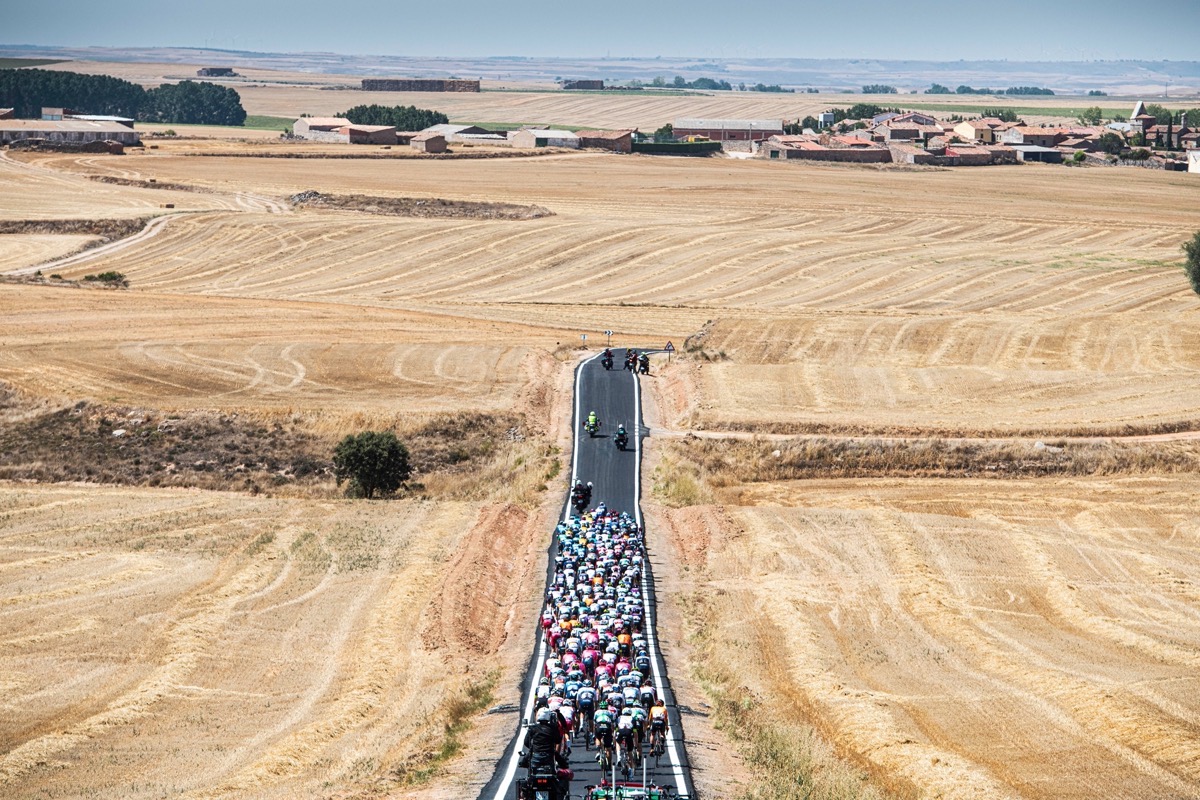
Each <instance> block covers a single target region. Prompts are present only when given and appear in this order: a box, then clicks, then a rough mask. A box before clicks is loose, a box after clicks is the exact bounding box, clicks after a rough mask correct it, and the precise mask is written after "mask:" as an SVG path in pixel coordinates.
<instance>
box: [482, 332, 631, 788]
mask: <svg viewBox="0 0 1200 800" xmlns="http://www.w3.org/2000/svg"><path fill="white" fill-rule="evenodd" d="M600 355H601V353H596V355H594V356H592V357H591V358H587V359H584V361H582V362H581V363H580V364H579V367H578V369H577V370H576V372H575V414H574V418H573V419H572V420H571V427H572V429H574V434H573V441H574V443H575V444H574V446H573V447H572V448H571V450H572V452H571V483H570V485H571V486H574V485H575V481H577V480H579V427H578V425H579V419H580V417H579V407H580V406H579V404H580V392H579V388H580V386H582V385H583V368H584V367H585V366H587V365H588V364H589V363H591V362H592V361H595V360H596V359H597V358H599V357H600ZM636 385H637V376H636V375H635V376H634V386H636ZM638 468H639V470H640V469H641V456H640V455H639V456H638ZM569 491H570V490H568V492H569ZM635 491H636V490H635ZM634 497H635V501H636V497H637V496H636V494H635V495H634ZM634 507H635V508H636V507H637V504H636V502H635V504H634ZM570 518H571V502H570V499H569V498H568V500H567V508H566V511H564V512H563V522H566V521H567V520H569V519H570ZM638 519H639V522H638V524H639V525H640V524H641V522H640V519H641V513H640V512H639V513H638ZM542 608H543V609H545V600H543V601H542ZM537 626H538V653H537V662H536V664H535V666H534V668H533V671H532V672H530V673H529V699H528V700H526V701H525V713H524V714H523V715H522V716H521V719H520V724H521V726H524V724H525V720H527V719H529V717H530V715H532V714H533V703H534V700H535V699H536V697H537V692H536V691H535V689H536V687H537V683H538V678H539V677H540V676H541V674H542V671H543V670H544V669H545V668H546V637H545V635H544V634H543V633H542V632H541V629H542V615H541V611H539V612H538V621H537ZM651 658H653V654H652V655H651ZM520 736H521V727H518V728H517V737H518V738H519V737H520ZM520 757H521V742H519V741H518V742H517V743H516V744H515V746H514V747H513V751H512V755H511V756H509V759H508V766H507V767H506V768H505V769H504V779H503V780H501V781H500V785H499V786H498V787H496V794H495V795H493V797H494V799H495V800H504V796H505V795H506V794H508V787H509V786H511V785H512V782H513V778H515V777H516V776H517V760H518V759H519V758H520Z"/></svg>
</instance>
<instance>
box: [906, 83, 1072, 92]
mask: <svg viewBox="0 0 1200 800" xmlns="http://www.w3.org/2000/svg"><path fill="white" fill-rule="evenodd" d="M925 94H1033V95H1052V94H1054V92H1053V91H1051V90H1050V89H1043V88H1042V87H1040V86H1010V87H1008V88H1007V89H988V88H987V87H983V88H981V89H976V88H975V87H973V86H967V85H966V84H962V85H961V86H959V87H958V88H956V89H951V88H950V87H949V86H943V85H942V84H940V83H935V84H933V85H932V86H930V87H929V88H928V89H926V90H925Z"/></svg>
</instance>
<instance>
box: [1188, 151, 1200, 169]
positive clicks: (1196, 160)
mask: <svg viewBox="0 0 1200 800" xmlns="http://www.w3.org/2000/svg"><path fill="white" fill-rule="evenodd" d="M1187 156H1188V172H1193V173H1200V150H1188V154H1187Z"/></svg>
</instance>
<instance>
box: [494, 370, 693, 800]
mask: <svg viewBox="0 0 1200 800" xmlns="http://www.w3.org/2000/svg"><path fill="white" fill-rule="evenodd" d="M613 353H614V356H615V364H614V368H613V370H612V371H607V370H605V369H604V368H603V367H602V366H601V361H600V357H599V354H597V355H596V356H594V357H592V358H590V359H588V360H587V361H585V362H583V363H582V364H581V365H580V366H579V368H578V369H577V371H576V376H575V405H574V419H573V421H572V424H573V426H574V429H575V446H574V451H573V453H572V468H571V474H570V480H569V482H568V484H567V488H568V491H569V487H570V485H572V484H574V482H575V480H576V479H579V480H581V481H584V482H585V483H586V482H587V481H591V482H592V484H593V487H594V488H593V494H592V503H591V505H592V506H595V505H597V504H599V503H601V502H603V503H604V504H605V505H606V506H608V508H610V509H612V510H614V511H617V512H622V511H627V512H629V513H630V514H632V515H633V516H634V517H635V519H636V520H637V521H638V522H639V523H641V522H642V514H641V509H640V505H639V504H640V499H641V491H640V481H639V478H640V471H641V440H642V432H643V426H642V424H641V397H640V391H641V389H640V386H639V384H638V380H637V377H636V376H635V375H633V373H631V372H628V371H626V370H623V369H621V364H622V363H623V361H624V357H625V351H624V350H614V351H613ZM590 411H595V412H596V414H597V416H598V417H599V418H600V421H601V430H600V433H599V434H598V435H597V436H595V437H590V436H588V434H587V433H586V432H585V431H583V430H582V421H583V420H584V419H586V417H587V415H588V413H589V412H590ZM619 424H624V425H625V429H626V430H627V431H628V432H629V439H630V442H629V448H628V449H627V450H625V451H621V450H618V449H617V447H616V446H615V444H614V442H613V439H612V434H613V433H614V432H615V431H616V429H617V425H619ZM563 506H564V511H563V513H564V517H565V516H566V515H568V514H569V513H570V511H571V509H570V507H569V504H568V502H567V501H565V500H564V504H563ZM548 533H549V532H548ZM548 538H549V539H550V540H551V541H550V550H549V552H550V555H551V558H550V559H549V561H550V568H548V570H547V579H548V580H549V579H550V576H551V574H552V573H551V569H552V567H553V554H554V551H555V548H556V547H557V545H556V544H555V543H554V541H553V536H548ZM653 546H654V535H653V532H652V531H648V532H647V534H646V551H647V558H646V561H645V571H644V573H643V578H642V586H643V595H644V597H645V601H646V606H647V608H646V626H645V627H646V630H645V634H646V639H647V643H648V644H649V645H650V648H649V649H650V654H651V656H652V658H653V662H654V663H653V668H652V670H651V674H652V676H653V678H654V683H655V688H656V689H657V690H658V693H659V695H660V696H662V697H663V698H664V699H665V700H666V704H667V707H668V713H669V716H670V730H671V733H670V741H669V742H668V746H667V752H666V754H665V755H664V756H663V757H662V758H661V759H659V761H658V764H657V765H656V764H655V762H654V759H649V760H648V761H647V768H646V774H645V782H646V784H648V785H649V784H653V785H656V786H660V787H670V788H672V789H674V791H675V792H676V793H677V794H678V795H680V796H683V797H694V789H693V786H692V778H691V764H690V762H689V761H688V757H687V752H686V749H685V747H684V742H685V736H684V733H685V732H684V728H683V724H682V722H681V720H680V718H679V709H678V708H677V705H676V701H675V694H674V692H673V691H672V689H671V684H670V679H669V677H668V675H667V665H666V662H665V661H664V660H663V657H662V653H661V652H660V651H659V649H658V635H657V626H656V622H657V619H656V616H657V614H656V608H655V592H654V575H653V572H652V570H651V567H650V561H651V558H652V553H653V549H654V547H653ZM532 644H533V655H532V657H531V658H530V662H529V666H528V668H527V670H526V673H525V675H524V677H523V682H522V695H521V707H520V709H519V712H518V713H519V715H520V716H519V718H518V719H516V720H514V726H513V727H514V735H513V738H512V740H511V741H510V742H509V744H508V747H507V748H506V749H505V751H504V755H503V756H502V757H501V759H500V761H499V763H498V764H497V765H496V769H495V772H494V773H493V775H492V777H491V779H490V780H489V781H488V783H487V784H486V785H485V786H484V788H483V791H482V792H481V793H480V795H479V798H480V800H511V799H512V798H516V796H517V792H516V781H517V779H519V778H521V777H523V776H524V773H525V770H523V769H519V768H518V767H517V766H516V760H517V754H518V751H519V745H520V740H521V738H523V736H524V727H525V725H526V724H528V722H529V721H530V720H531V719H532V714H533V704H534V700H533V689H534V685H535V684H536V683H537V680H538V678H539V677H541V675H542V673H543V669H544V665H545V659H546V656H547V652H546V642H545V639H544V637H543V636H542V635H541V629H540V627H539V629H538V635H537V639H536V641H534V642H533V643H532ZM572 745H573V752H572V755H571V769H572V771H573V772H574V773H575V779H574V780H573V781H572V782H571V796H572V798H583V797H585V795H586V792H587V787H588V786H595V785H598V784H600V783H601V773H600V770H599V768H598V767H597V765H596V761H595V755H596V753H595V750H589V749H587V748H586V747H585V743H584V741H583V737H582V736H576V737H575V739H574V741H573V743H572ZM619 777H620V776H618V778H619ZM642 780H643V776H642V775H641V774H639V775H637V776H636V778H635V779H633V780H631V781H630V783H631V784H635V785H636V786H641V784H642ZM629 788H630V790H631V791H628V792H625V793H623V795H618V796H624V797H629V798H634V797H642V796H646V795H643V794H642V793H640V792H638V791H636V789H635V787H634V786H630V787H629Z"/></svg>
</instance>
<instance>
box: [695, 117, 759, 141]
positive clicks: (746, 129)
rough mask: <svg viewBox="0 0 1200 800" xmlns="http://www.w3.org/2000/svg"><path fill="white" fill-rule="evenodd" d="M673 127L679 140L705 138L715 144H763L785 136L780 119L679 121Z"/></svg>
mask: <svg viewBox="0 0 1200 800" xmlns="http://www.w3.org/2000/svg"><path fill="white" fill-rule="evenodd" d="M671 127H672V129H673V130H674V133H675V138H677V139H682V138H683V137H685V136H703V137H705V138H707V139H712V140H713V141H714V142H761V141H763V140H764V139H770V138H771V137H772V136H782V135H783V120H778V119H677V120H675V122H674V123H673V124H672V126H671Z"/></svg>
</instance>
